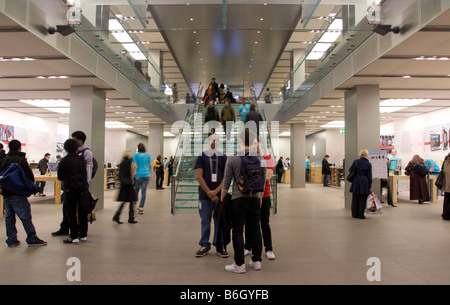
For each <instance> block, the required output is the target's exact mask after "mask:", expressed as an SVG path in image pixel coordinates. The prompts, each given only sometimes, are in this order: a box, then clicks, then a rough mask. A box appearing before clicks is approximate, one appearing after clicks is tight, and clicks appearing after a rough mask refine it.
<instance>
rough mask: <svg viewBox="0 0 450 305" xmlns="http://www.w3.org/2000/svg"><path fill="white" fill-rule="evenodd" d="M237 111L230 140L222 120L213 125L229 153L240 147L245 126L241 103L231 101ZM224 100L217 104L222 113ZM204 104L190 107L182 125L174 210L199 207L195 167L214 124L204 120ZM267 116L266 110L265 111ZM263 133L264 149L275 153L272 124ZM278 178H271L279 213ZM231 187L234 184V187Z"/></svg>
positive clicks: (271, 153) (274, 203)
mask: <svg viewBox="0 0 450 305" xmlns="http://www.w3.org/2000/svg"><path fill="white" fill-rule="evenodd" d="M231 105H232V107H233V109H234V112H235V115H236V123H235V124H234V126H233V129H232V132H231V138H230V140H229V141H226V138H225V132H224V129H223V128H222V126H221V125H220V124H218V125H216V126H213V127H214V128H215V129H216V134H217V135H218V136H219V139H220V144H219V145H222V149H221V150H222V151H223V152H224V153H225V154H226V155H228V156H229V155H233V154H235V153H236V152H237V151H238V147H237V146H238V142H237V136H238V135H239V133H240V131H241V129H242V127H243V126H244V124H243V122H242V120H241V116H240V115H239V107H240V106H241V104H240V103H236V104H231ZM223 107H224V104H222V103H218V104H216V108H217V111H218V112H219V116H220V113H221V111H222V109H223ZM204 111H205V106H204V104H203V103H202V104H197V105H195V107H194V109H193V110H191V109H189V110H188V111H187V113H186V117H185V122H184V125H183V126H182V130H181V134H180V136H179V142H178V146H177V149H176V153H175V162H174V166H175V170H174V172H175V173H174V175H173V180H172V188H171V207H170V210H171V214H172V215H176V214H181V213H189V211H196V210H198V187H199V183H198V181H197V178H196V172H195V169H194V166H195V161H196V159H197V156H198V155H200V154H201V153H202V151H204V150H206V149H207V143H206V140H207V138H208V132H209V131H210V126H206V125H205V124H204ZM261 115H262V116H263V118H264V119H265V116H264V112H262V113H261ZM260 136H261V137H262V140H265V141H268V142H265V143H267V145H263V148H262V149H263V153H266V154H270V155H272V156H273V149H272V145H271V142H270V134H269V131H268V126H267V125H266V124H264V125H263V126H262V129H261V130H260ZM276 187H277V186H276V179H272V180H271V196H272V206H273V213H276V210H277V208H276V206H277V205H276ZM230 191H231V188H230Z"/></svg>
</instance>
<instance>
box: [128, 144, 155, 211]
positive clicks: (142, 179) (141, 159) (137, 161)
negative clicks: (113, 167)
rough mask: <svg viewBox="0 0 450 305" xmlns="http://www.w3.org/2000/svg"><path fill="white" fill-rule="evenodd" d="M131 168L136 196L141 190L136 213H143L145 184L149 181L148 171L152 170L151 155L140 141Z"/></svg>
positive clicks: (145, 193) (145, 192)
mask: <svg viewBox="0 0 450 305" xmlns="http://www.w3.org/2000/svg"><path fill="white" fill-rule="evenodd" d="M131 168H132V176H133V177H134V190H135V192H136V198H137V197H139V190H141V201H140V203H139V208H138V213H139V214H143V213H144V205H145V199H146V197H147V196H146V195H147V186H148V182H149V181H150V173H151V172H152V157H151V156H150V154H149V153H148V152H146V148H145V145H144V144H142V143H139V144H138V152H137V153H135V154H134V156H133V159H132V165H131ZM136 201H137V199H136Z"/></svg>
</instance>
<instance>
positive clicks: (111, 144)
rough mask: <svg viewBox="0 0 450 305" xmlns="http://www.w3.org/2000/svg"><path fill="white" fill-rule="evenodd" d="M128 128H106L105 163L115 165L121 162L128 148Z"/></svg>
mask: <svg viewBox="0 0 450 305" xmlns="http://www.w3.org/2000/svg"><path fill="white" fill-rule="evenodd" d="M127 133H128V132H127V131H126V130H108V129H107V130H105V164H108V163H111V165H112V166H113V167H115V166H116V165H118V164H119V163H120V158H121V157H122V154H123V152H124V151H125V149H126V148H127Z"/></svg>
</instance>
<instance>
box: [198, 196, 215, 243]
mask: <svg viewBox="0 0 450 305" xmlns="http://www.w3.org/2000/svg"><path fill="white" fill-rule="evenodd" d="M199 201H200V205H201V206H199V209H198V212H199V214H200V218H201V219H202V222H201V224H202V228H201V232H202V237H201V238H200V241H199V243H198V244H199V245H200V246H205V247H208V248H211V243H210V242H209V237H210V235H211V218H212V215H213V212H214V209H215V208H216V204H215V203H214V202H212V201H211V200H199ZM216 238H217V225H216V220H215V219H214V237H213V245H214V246H215V245H216Z"/></svg>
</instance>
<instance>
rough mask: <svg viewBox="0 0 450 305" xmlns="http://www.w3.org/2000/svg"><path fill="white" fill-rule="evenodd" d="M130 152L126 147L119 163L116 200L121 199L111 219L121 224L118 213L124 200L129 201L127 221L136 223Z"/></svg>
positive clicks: (135, 199) (135, 197) (135, 198)
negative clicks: (118, 185) (118, 187)
mask: <svg viewBox="0 0 450 305" xmlns="http://www.w3.org/2000/svg"><path fill="white" fill-rule="evenodd" d="M131 164H132V161H131V154H130V151H129V150H128V149H127V150H125V151H124V153H123V155H122V162H120V164H119V181H120V190H119V195H118V196H117V201H122V203H121V204H120V205H119V208H118V209H117V211H116V213H115V214H114V217H113V221H115V222H117V223H118V224H122V223H123V222H121V221H120V213H121V212H122V209H123V207H124V205H125V203H126V202H129V203H130V205H129V209H128V223H137V221H136V220H135V219H134V203H135V202H136V201H137V196H136V191H135V190H134V177H133V175H132V170H131Z"/></svg>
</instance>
